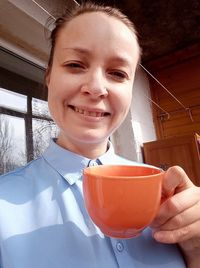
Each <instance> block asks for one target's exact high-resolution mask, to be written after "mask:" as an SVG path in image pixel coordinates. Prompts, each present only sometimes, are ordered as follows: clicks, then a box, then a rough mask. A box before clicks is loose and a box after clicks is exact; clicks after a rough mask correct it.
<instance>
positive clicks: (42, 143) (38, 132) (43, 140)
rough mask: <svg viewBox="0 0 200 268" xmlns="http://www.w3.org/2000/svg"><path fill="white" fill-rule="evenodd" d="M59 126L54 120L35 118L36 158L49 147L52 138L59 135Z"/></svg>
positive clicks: (34, 143) (34, 140)
mask: <svg viewBox="0 0 200 268" xmlns="http://www.w3.org/2000/svg"><path fill="white" fill-rule="evenodd" d="M57 134H58V128H57V126H56V125H55V123H54V122H53V121H50V122H49V121H47V120H40V119H33V146H34V158H37V157H38V156H40V155H41V154H42V153H43V152H44V150H45V149H46V148H47V147H48V145H49V142H50V139H51V138H55V137H57Z"/></svg>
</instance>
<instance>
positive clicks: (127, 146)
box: [111, 69, 156, 162]
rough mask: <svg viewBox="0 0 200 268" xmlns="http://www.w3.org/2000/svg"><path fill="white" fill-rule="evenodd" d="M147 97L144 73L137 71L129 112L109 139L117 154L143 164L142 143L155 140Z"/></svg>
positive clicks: (147, 90)
mask: <svg viewBox="0 0 200 268" xmlns="http://www.w3.org/2000/svg"><path fill="white" fill-rule="evenodd" d="M147 97H149V98H150V89H149V81H148V78H147V76H146V74H145V73H144V71H143V70H141V69H139V70H138V71H137V73H136V77H135V82H134V85H133V99H132V105H131V109H130V112H129V114H128V116H127V118H126V120H125V121H124V123H123V124H122V125H121V127H120V128H119V129H118V130H117V131H116V132H115V133H114V134H113V135H112V138H111V140H112V141H113V143H114V147H115V150H116V152H117V153H118V154H120V155H122V156H124V157H126V158H128V159H131V160H135V161H138V162H143V157H142V151H141V146H142V145H143V143H144V142H148V141H152V140H156V133H155V128H154V124H153V115H152V106H151V102H150V101H149V99H148V98H147Z"/></svg>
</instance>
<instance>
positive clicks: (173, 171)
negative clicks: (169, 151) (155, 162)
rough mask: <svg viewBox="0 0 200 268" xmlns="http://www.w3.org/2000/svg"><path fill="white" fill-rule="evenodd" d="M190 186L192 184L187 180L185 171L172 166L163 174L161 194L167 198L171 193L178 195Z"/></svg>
mask: <svg viewBox="0 0 200 268" xmlns="http://www.w3.org/2000/svg"><path fill="white" fill-rule="evenodd" d="M192 186H194V184H193V183H192V181H191V180H190V179H189V178H188V176H187V174H186V173H185V171H184V170H183V169H182V168H181V167H179V166H174V167H171V168H169V169H168V170H167V171H166V173H165V176H164V180H163V186H162V194H163V196H169V195H171V194H172V193H178V192H180V191H183V190H185V189H188V188H190V187H192Z"/></svg>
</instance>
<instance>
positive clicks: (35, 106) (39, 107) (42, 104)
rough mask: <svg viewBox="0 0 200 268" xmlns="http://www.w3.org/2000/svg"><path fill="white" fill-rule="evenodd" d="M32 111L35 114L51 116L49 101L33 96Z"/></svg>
mask: <svg viewBox="0 0 200 268" xmlns="http://www.w3.org/2000/svg"><path fill="white" fill-rule="evenodd" d="M32 111H33V114H34V115H40V116H45V117H49V118H51V116H50V113H49V108H48V103H47V102H46V101H43V100H39V99H36V98H32Z"/></svg>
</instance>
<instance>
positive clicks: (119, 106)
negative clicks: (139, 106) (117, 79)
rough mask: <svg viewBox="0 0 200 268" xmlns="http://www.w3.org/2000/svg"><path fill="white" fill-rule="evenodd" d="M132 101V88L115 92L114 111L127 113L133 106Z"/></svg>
mask: <svg viewBox="0 0 200 268" xmlns="http://www.w3.org/2000/svg"><path fill="white" fill-rule="evenodd" d="M131 100H132V88H131V89H129V88H128V89H127V88H122V89H121V90H120V91H117V92H115V94H114V95H113V98H112V107H113V109H114V110H115V111H116V112H118V113H120V112H122V113H123V114H124V113H126V112H127V111H128V110H129V108H130V105H131Z"/></svg>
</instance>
